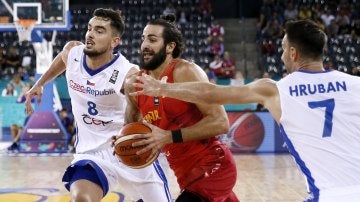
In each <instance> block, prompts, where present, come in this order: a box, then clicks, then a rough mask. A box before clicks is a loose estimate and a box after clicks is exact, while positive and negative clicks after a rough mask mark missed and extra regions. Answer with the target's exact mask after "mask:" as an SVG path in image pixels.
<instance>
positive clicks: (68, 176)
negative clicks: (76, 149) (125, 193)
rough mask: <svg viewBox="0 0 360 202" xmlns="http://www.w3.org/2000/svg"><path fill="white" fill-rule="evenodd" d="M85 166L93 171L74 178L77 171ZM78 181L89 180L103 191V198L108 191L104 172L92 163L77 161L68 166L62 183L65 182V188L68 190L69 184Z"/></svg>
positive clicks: (89, 161)
mask: <svg viewBox="0 0 360 202" xmlns="http://www.w3.org/2000/svg"><path fill="white" fill-rule="evenodd" d="M86 166H91V167H92V168H93V170H90V171H88V172H87V173H86V174H84V175H82V174H80V175H78V176H75V175H76V170H77V169H80V170H82V169H81V168H82V167H86ZM74 174H75V175H74ZM74 178H75V180H73V179H74ZM79 179H86V180H89V181H91V182H94V183H96V184H98V185H99V186H100V187H101V188H102V190H103V196H105V195H106V193H107V192H108V191H109V183H108V181H107V178H106V176H105V174H104V172H103V171H102V170H101V168H100V167H99V166H98V165H97V164H96V163H95V162H94V161H91V160H80V161H77V162H75V163H74V164H72V165H70V166H69V167H68V168H67V169H66V171H65V173H64V176H63V179H62V181H63V182H67V183H66V184H65V187H66V188H67V189H68V190H70V186H71V183H73V182H75V181H76V180H79Z"/></svg>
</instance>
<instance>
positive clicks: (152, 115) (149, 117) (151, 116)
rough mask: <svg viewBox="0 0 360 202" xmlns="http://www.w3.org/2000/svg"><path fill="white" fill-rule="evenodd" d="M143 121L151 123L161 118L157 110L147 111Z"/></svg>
mask: <svg viewBox="0 0 360 202" xmlns="http://www.w3.org/2000/svg"><path fill="white" fill-rule="evenodd" d="M144 119H145V120H146V121H147V122H148V123H153V122H155V121H157V120H160V119H161V117H160V116H159V111H158V110H154V111H149V112H148V113H146V115H145V116H144Z"/></svg>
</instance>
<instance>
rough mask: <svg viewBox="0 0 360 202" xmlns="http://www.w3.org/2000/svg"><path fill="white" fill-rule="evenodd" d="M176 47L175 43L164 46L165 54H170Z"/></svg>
mask: <svg viewBox="0 0 360 202" xmlns="http://www.w3.org/2000/svg"><path fill="white" fill-rule="evenodd" d="M175 47H176V43H175V42H170V43H168V44H167V45H166V53H172V52H173V51H174V49H175Z"/></svg>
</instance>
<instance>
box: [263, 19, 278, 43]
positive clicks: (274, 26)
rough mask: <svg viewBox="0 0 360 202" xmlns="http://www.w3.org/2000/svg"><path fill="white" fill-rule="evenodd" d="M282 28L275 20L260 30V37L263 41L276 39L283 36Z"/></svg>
mask: <svg viewBox="0 0 360 202" xmlns="http://www.w3.org/2000/svg"><path fill="white" fill-rule="evenodd" d="M282 30H283V28H282V26H281V25H280V24H279V22H278V21H277V20H273V21H269V22H267V24H266V26H265V27H264V29H263V30H262V37H263V38H265V39H272V40H274V39H278V38H281V37H282V35H283V31H282Z"/></svg>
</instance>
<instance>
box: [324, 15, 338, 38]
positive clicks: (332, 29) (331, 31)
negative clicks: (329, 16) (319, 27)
mask: <svg viewBox="0 0 360 202" xmlns="http://www.w3.org/2000/svg"><path fill="white" fill-rule="evenodd" d="M338 32H339V25H338V24H337V22H336V20H335V19H334V20H331V22H330V25H329V26H327V27H326V28H325V33H326V34H327V35H328V36H329V37H335V36H337V34H338Z"/></svg>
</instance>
